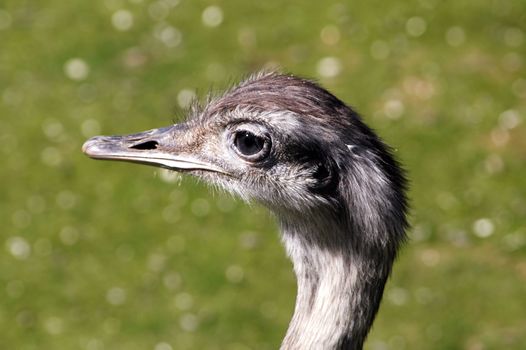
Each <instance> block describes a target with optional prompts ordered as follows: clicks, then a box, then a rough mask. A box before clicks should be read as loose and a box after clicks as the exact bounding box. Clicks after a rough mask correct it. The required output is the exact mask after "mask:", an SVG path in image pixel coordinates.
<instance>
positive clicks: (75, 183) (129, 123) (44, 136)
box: [0, 0, 526, 350]
mask: <svg viewBox="0 0 526 350" xmlns="http://www.w3.org/2000/svg"><path fill="white" fill-rule="evenodd" d="M210 6H213V7H211V8H210ZM525 31H526V2H524V1H520V0H515V1H512V0H500V1H497V0H492V1H479V0H462V1H437V0H419V1H413V0H409V1H403V2H402V1H400V2H386V1H376V0H374V1H368V2H361V3H360V2H352V3H350V2H343V1H342V2H337V1H333V0H330V1H301V2H300V1H288V2H286V4H285V3H282V2H278V1H264V2H249V1H241V0H234V1H220V0H216V1H212V0H210V1H201V0H199V1H189V0H180V1H178V0H158V1H150V0H129V1H125V0H106V1H81V0H71V1H58V0H45V1H37V0H25V1H19V0H2V1H0V156H1V166H0V181H1V183H2V187H1V188H0V222H1V223H2V226H1V232H0V241H1V243H2V249H1V250H0V300H1V301H0V348H2V349H86V350H102V349H154V350H170V349H276V348H277V347H278V345H279V343H280V340H281V338H282V337H283V335H284V332H285V330H286V326H287V324H288V321H289V318H290V315H291V313H292V308H293V302H294V295H295V280H294V276H293V274H292V271H291V266H290V263H289V262H288V260H287V259H286V257H285V254H284V252H283V249H282V248H281V246H280V244H279V240H278V236H277V234H276V227H275V224H274V222H273V220H272V218H271V217H270V216H269V215H268V214H267V213H266V212H265V211H264V210H263V209H261V208H258V207H247V206H245V205H244V204H242V203H239V202H237V201H235V200H232V199H229V198H225V197H223V196H221V195H217V194H210V193H209V192H208V190H207V189H206V188H203V187H202V186H201V185H198V184H196V183H194V182H193V181H192V180H188V179H183V180H179V179H178V178H174V177H173V176H172V175H170V174H168V173H163V172H160V171H158V170H154V169H153V168H148V167H138V166H132V165H129V164H112V163H105V162H94V161H91V160H89V159H88V158H86V157H85V156H83V155H82V154H81V152H80V146H81V144H82V142H83V141H84V140H85V139H86V138H87V137H89V136H92V135H95V134H98V133H103V134H114V133H128V132H134V131H139V130H143V129H150V128H153V127H159V126H164V125H168V124H170V123H171V122H172V120H173V119H174V118H177V114H178V113H174V110H177V109H179V107H180V106H179V107H178V105H184V103H185V100H186V97H187V96H189V95H190V96H191V95H192V93H193V92H196V93H197V95H203V94H205V93H206V92H207V91H208V90H209V89H210V87H211V86H212V87H213V88H214V89H221V88H224V87H225V86H227V85H228V83H229V82H231V81H235V80H237V78H239V77H242V76H243V75H245V74H247V73H250V72H253V71H255V70H258V69H260V68H262V67H272V66H275V65H280V66H282V67H283V68H284V69H285V70H286V71H291V72H294V73H296V74H300V75H304V76H308V77H315V78H318V79H319V80H320V81H321V83H322V84H323V85H324V86H326V87H327V88H329V89H330V90H331V91H333V92H334V93H335V94H336V95H337V96H339V97H340V98H342V99H343V100H345V101H347V102H348V103H350V104H352V105H353V106H355V107H356V108H357V109H358V110H359V111H361V112H362V114H363V115H364V116H365V119H366V121H367V122H368V123H369V124H370V125H372V126H373V127H374V128H375V129H376V130H378V132H379V133H380V134H381V135H382V136H383V137H384V138H385V139H386V140H387V141H388V142H389V143H390V144H392V145H395V147H396V149H397V153H398V155H399V157H400V158H401V160H402V161H403V163H404V164H405V165H406V167H407V169H408V170H409V174H410V177H411V181H412V187H411V193H410V196H411V199H412V207H413V209H412V215H411V222H412V225H413V228H412V230H411V233H410V235H411V238H412V239H411V241H410V243H409V244H408V245H407V246H406V247H405V249H404V250H403V252H402V253H401V256H400V259H399V260H398V262H397V264H396V266H395V269H394V273H393V277H392V279H391V281H390V282H389V284H388V288H387V290H386V294H385V299H384V302H383V304H382V307H381V310H380V313H379V315H378V318H377V320H376V323H375V325H374V327H373V330H372V332H371V334H370V336H369V338H368V342H367V346H366V348H367V349H469V350H479V349H525V348H526V317H525V315H526V259H525V257H526V228H525V223H526V219H525V218H526V176H525V175H524V174H525V172H526V167H525V165H524V164H525V161H526V133H525V131H526V123H525V121H524V113H525V112H526V74H525V73H526V68H525V67H526V60H525V47H526V33H525ZM185 96H186V97H185ZM176 107H177V108H176ZM174 115H175V117H174ZM181 181H182V184H181V185H178V183H179V182H181Z"/></svg>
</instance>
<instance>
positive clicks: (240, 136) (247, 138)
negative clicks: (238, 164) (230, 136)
mask: <svg viewBox="0 0 526 350" xmlns="http://www.w3.org/2000/svg"><path fill="white" fill-rule="evenodd" d="M268 143H269V142H268V139H266V138H265V137H261V136H257V135H255V134H254V133H252V132H250V131H246V130H240V131H237V132H236V133H235V135H234V146H235V147H236V150H237V152H238V153H239V155H241V156H244V157H245V158H247V159H249V160H259V159H261V158H263V157H265V156H266V155H267V153H268V148H269V144H268Z"/></svg>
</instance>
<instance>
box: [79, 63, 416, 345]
mask: <svg viewBox="0 0 526 350" xmlns="http://www.w3.org/2000/svg"><path fill="white" fill-rule="evenodd" d="M83 151H84V152H85V153H86V154H87V155H88V156H90V157H92V158H95V159H107V160H122V161H129V162H135V163H142V164H149V165H154V166H159V167H163V168H168V169H172V170H175V171H179V172H184V173H189V174H191V175H195V176H197V177H199V178H201V179H203V180H204V181H205V182H207V183H210V184H212V185H214V186H219V187H221V188H223V189H225V190H227V191H229V192H231V193H233V194H235V195H237V196H239V197H241V198H243V199H245V200H247V201H257V202H260V203H262V204H263V205H265V206H266V207H268V208H269V209H270V210H271V211H272V212H274V213H275V215H276V217H277V219H278V221H279V223H280V227H281V234H282V240H283V242H284V244H285V247H286V250H287V253H288V255H289V256H290V258H291V259H292V261H293V264H294V270H295V273H296V275H297V279H298V296H297V299H296V307H295V312H294V316H293V318H292V321H291V324H290V326H289V329H288V332H287V335H286V337H285V340H284V341H283V344H282V349H360V348H361V347H362V344H363V341H364V339H365V337H366V335H367V332H368V330H369V328H370V326H371V324H372V322H373V320H374V317H375V315H376V312H377V310H378V306H379V304H380V299H381V296H382V293H383V288H384V285H385V282H386V280H387V277H388V275H389V273H390V271H391V266H392V263H393V261H394V258H395V256H396V252H397V249H398V247H399V245H400V243H401V242H402V241H403V240H404V237H405V233H404V232H405V229H406V226H407V223H406V197H405V180H404V176H403V173H402V171H401V170H400V167H399V166H398V164H397V162H396V161H395V160H394V159H393V156H392V154H391V152H390V149H389V147H388V146H386V145H385V144H384V143H383V142H382V141H381V140H380V139H379V138H378V137H377V136H376V135H375V133H374V132H373V131H372V130H371V129H369V128H368V127H367V126H366V125H365V124H364V123H363V122H362V120H361V118H360V117H359V116H358V114H357V113H356V112H354V111H353V110H352V109H351V108H350V107H348V106H347V105H345V104H344V103H343V102H342V101H340V100H339V99H338V98H336V97H335V96H334V95H332V94H331V93H329V92H328V91H327V90H325V89H323V88H321V87H320V86H319V85H317V84H315V83H313V82H311V81H308V80H304V79H300V78H297V77H294V76H290V75H282V74H277V73H266V74H259V75H256V76H254V77H251V78H249V79H248V80H246V81H244V82H242V83H241V84H239V85H238V86H236V87H234V88H233V89H231V90H229V91H227V92H226V93H225V94H224V95H222V96H220V97H218V98H214V99H211V100H210V101H209V102H208V103H207V105H206V106H204V107H202V108H194V110H192V111H191V112H189V116H188V119H187V120H186V121H185V122H183V123H181V124H176V125H172V126H169V127H165V128H160V129H153V130H150V131H146V132H142V133H138V134H132V135H126V136H108V137H105V136H98V137H94V138H92V139H90V140H88V141H87V142H86V143H85V144H84V146H83Z"/></svg>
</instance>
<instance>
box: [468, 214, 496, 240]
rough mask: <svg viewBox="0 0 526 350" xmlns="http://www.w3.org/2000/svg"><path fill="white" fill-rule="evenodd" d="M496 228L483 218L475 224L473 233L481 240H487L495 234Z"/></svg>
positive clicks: (491, 222)
mask: <svg viewBox="0 0 526 350" xmlns="http://www.w3.org/2000/svg"><path fill="white" fill-rule="evenodd" d="M494 230H495V226H494V224H493V221H491V220H490V219H488V218H481V219H478V220H476V221H475V222H474V223H473V233H474V234H475V235H476V236H477V237H480V238H487V237H489V236H491V235H492V234H493V231H494Z"/></svg>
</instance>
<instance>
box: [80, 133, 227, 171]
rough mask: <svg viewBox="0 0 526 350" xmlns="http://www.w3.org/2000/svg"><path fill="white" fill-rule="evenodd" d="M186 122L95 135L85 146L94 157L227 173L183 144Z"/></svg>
mask: <svg viewBox="0 0 526 350" xmlns="http://www.w3.org/2000/svg"><path fill="white" fill-rule="evenodd" d="M185 131H187V128H186V126H185V125H184V124H178V125H172V126H169V127H165V128H160V129H153V130H148V131H144V132H140V133H137V134H131V135H123V136H95V137H92V138H91V139H89V140H88V141H86V142H85V143H84V145H83V146H82V151H83V152H84V153H85V154H86V155H88V156H89V157H91V158H94V159H104V160H120V161H125V162H132V163H140V164H147V165H153V166H158V167H162V168H167V169H171V170H176V171H190V170H205V171H212V172H217V173H225V172H224V170H222V169H221V168H219V167H218V166H216V165H214V164H211V163H210V162H209V161H205V160H202V159H199V158H198V157H197V156H196V155H193V154H191V152H188V150H185V149H184V148H185V147H182V146H181V144H180V142H178V139H181V138H182V136H183V134H184V132H185Z"/></svg>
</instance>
